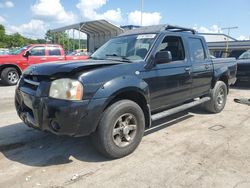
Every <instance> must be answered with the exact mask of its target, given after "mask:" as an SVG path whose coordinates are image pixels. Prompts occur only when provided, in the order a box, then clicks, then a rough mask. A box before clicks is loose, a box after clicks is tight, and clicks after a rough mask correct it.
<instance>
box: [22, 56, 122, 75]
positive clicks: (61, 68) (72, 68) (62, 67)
mask: <svg viewBox="0 0 250 188" xmlns="http://www.w3.org/2000/svg"><path fill="white" fill-rule="evenodd" d="M121 63H122V62H119V61H110V60H88V61H64V62H53V63H43V64H39V65H33V66H30V67H28V68H27V69H26V70H25V71H24V74H26V75H43V76H54V75H61V74H62V73H63V74H64V75H65V74H67V73H70V74H71V73H76V72H84V71H87V70H90V69H96V68H101V67H106V66H112V65H116V64H121Z"/></svg>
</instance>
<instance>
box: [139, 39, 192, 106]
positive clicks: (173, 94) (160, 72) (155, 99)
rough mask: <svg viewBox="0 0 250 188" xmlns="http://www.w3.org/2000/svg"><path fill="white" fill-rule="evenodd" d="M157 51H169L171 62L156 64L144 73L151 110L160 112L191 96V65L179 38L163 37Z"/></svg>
mask: <svg viewBox="0 0 250 188" xmlns="http://www.w3.org/2000/svg"><path fill="white" fill-rule="evenodd" d="M158 51H170V52H171V54H172V61H171V62H168V63H163V64H156V65H155V66H154V67H153V68H152V69H151V70H148V71H146V72H145V79H144V80H145V81H146V82H147V83H148V86H149V90H150V101H151V104H150V105H151V109H152V110H153V111H154V110H160V109H164V108H169V107H171V106H174V105H177V104H180V103H182V102H184V101H186V100H188V99H189V98H190V96H191V84H192V78H191V72H190V71H191V65H190V62H188V61H187V58H186V56H185V54H186V53H185V48H184V43H183V40H182V38H181V37H180V36H175V35H173V36H165V38H164V39H163V40H162V42H161V44H160V46H159V48H158Z"/></svg>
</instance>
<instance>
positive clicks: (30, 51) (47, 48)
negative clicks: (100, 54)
mask: <svg viewBox="0 0 250 188" xmlns="http://www.w3.org/2000/svg"><path fill="white" fill-rule="evenodd" d="M87 58H88V56H74V55H69V56H65V53H64V49H63V48H62V46H60V45H55V44H32V45H28V46H25V47H23V48H20V49H18V50H16V51H14V52H10V53H9V54H8V55H0V75H1V81H2V83H3V84H5V85H15V84H16V83H17V82H18V80H19V78H20V75H21V74H22V71H23V70H24V69H26V68H27V67H28V66H30V65H34V64H38V63H44V62H51V61H65V60H85V59H87Z"/></svg>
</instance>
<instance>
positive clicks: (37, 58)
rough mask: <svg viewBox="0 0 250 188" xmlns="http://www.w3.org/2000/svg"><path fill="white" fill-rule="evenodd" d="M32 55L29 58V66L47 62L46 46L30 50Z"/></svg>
mask: <svg viewBox="0 0 250 188" xmlns="http://www.w3.org/2000/svg"><path fill="white" fill-rule="evenodd" d="M29 52H30V55H29V57H28V64H29V65H34V64H38V63H43V62H46V61H47V58H46V53H45V46H35V47H33V48H31V49H30V50H29Z"/></svg>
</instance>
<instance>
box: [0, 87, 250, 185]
mask: <svg viewBox="0 0 250 188" xmlns="http://www.w3.org/2000/svg"><path fill="white" fill-rule="evenodd" d="M14 89H15V87H3V86H0V187H1V188H4V187H25V188H26V187H173V188H178V187H185V188H186V187H199V188H200V187H206V188H207V187H218V188H222V187H237V188H242V187H243V188H249V187H250V144H249V143H250V106H247V105H241V104H236V103H234V102H233V99H234V98H235V97H249V98H250V86H249V89H247V88H245V87H241V88H234V89H232V90H231V92H230V95H229V97H228V103H227V105H226V109H225V110H224V111H223V112H222V113H220V114H217V115H211V114H207V113H206V112H204V111H202V110H201V109H199V108H196V109H192V110H190V111H189V112H184V113H181V114H178V115H176V116H175V117H171V118H168V119H167V120H165V121H167V123H165V124H164V123H163V124H162V125H163V126H161V127H159V126H158V125H159V124H161V123H162V122H156V123H155V125H156V127H155V129H153V130H150V131H148V132H146V134H145V137H144V138H143V140H142V143H141V144H140V146H139V147H138V149H137V150H136V151H135V152H134V153H133V154H132V155H130V156H128V157H125V158H122V159H119V160H108V159H106V158H104V157H102V156H101V155H99V154H98V153H97V152H96V151H95V150H94V149H93V148H92V147H91V143H90V140H89V138H88V137H86V138H69V137H58V136H54V135H51V134H48V133H43V132H40V131H37V130H33V129H31V128H28V127H26V126H25V125H24V124H23V123H22V122H21V121H20V119H19V118H18V117H17V115H16V113H15V110H14V105H13V95H14ZM174 118H177V119H174Z"/></svg>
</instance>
